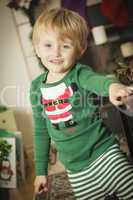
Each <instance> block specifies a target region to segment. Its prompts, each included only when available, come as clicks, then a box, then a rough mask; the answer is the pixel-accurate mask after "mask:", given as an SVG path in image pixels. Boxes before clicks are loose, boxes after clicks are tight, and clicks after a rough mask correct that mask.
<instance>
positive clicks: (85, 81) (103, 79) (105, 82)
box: [77, 66, 119, 96]
mask: <svg viewBox="0 0 133 200" xmlns="http://www.w3.org/2000/svg"><path fill="white" fill-rule="evenodd" d="M77 79H78V82H79V85H80V86H81V87H82V88H84V89H86V90H89V91H92V92H94V93H96V94H97V95H99V96H108V95H109V86H110V85H111V84H112V83H119V81H118V80H117V79H116V77H115V76H113V75H111V76H107V75H101V74H98V73H96V72H94V71H93V70H92V69H91V68H90V67H87V66H81V67H80V68H79V70H78V72H77Z"/></svg>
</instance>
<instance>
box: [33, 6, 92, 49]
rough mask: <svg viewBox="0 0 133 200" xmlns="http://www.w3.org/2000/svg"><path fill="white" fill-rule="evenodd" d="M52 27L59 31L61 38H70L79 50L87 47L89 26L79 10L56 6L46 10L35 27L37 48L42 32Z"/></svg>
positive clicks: (34, 42)
mask: <svg viewBox="0 0 133 200" xmlns="http://www.w3.org/2000/svg"><path fill="white" fill-rule="evenodd" d="M48 28H52V29H53V30H55V31H58V32H59V35H60V39H61V40H63V39H64V38H69V39H71V40H72V41H73V42H74V43H75V47H76V49H77V52H80V51H81V50H82V49H86V47H87V38H88V33H89V31H88V27H87V24H86V21H85V20H84V18H83V17H81V16H80V15H79V14H78V13H77V12H74V11H71V10H68V9H64V8H54V9H51V10H44V11H43V12H42V14H41V15H40V16H39V17H38V19H37V20H36V23H35V25H34V28H33V45H34V47H35V48H36V45H37V44H38V42H39V40H40V38H41V36H42V34H43V32H44V31H47V29H48Z"/></svg>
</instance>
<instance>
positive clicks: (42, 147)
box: [30, 85, 50, 176]
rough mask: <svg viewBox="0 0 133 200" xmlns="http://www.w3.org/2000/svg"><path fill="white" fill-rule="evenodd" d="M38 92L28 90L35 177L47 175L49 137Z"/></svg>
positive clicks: (32, 89) (32, 87)
mask: <svg viewBox="0 0 133 200" xmlns="http://www.w3.org/2000/svg"><path fill="white" fill-rule="evenodd" d="M39 93H40V91H38V90H37V89H36V90H35V89H34V85H32V86H31V89H30V101H31V104H32V111H33V123H34V134H33V140H34V155H35V168H36V175H37V176H43V175H47V173H48V161H49V149H50V137H49V135H48V131H47V127H46V120H45V118H44V116H42V111H43V108H42V107H41V105H40V99H39V98H40V97H39V95H40V94H39Z"/></svg>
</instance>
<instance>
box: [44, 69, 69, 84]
mask: <svg viewBox="0 0 133 200" xmlns="http://www.w3.org/2000/svg"><path fill="white" fill-rule="evenodd" d="M68 72H69V70H68V71H66V72H62V73H54V72H49V73H48V76H47V80H46V83H54V82H57V81H60V80H61V79H62V78H63V77H64V76H65V75H66V74H67V73H68Z"/></svg>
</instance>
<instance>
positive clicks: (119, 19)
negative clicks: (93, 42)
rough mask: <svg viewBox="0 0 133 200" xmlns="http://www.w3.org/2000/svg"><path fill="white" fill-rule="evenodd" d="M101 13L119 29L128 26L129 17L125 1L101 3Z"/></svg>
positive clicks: (108, 0)
mask: <svg viewBox="0 0 133 200" xmlns="http://www.w3.org/2000/svg"><path fill="white" fill-rule="evenodd" d="M101 11H102V14H103V15H104V16H105V17H107V18H108V20H109V21H110V22H111V23H112V24H114V25H116V26H117V27H124V26H127V24H128V20H129V16H128V10H127V7H126V5H125V4H124V1H123V0H115V1H112V0H103V1H102V3H101Z"/></svg>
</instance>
